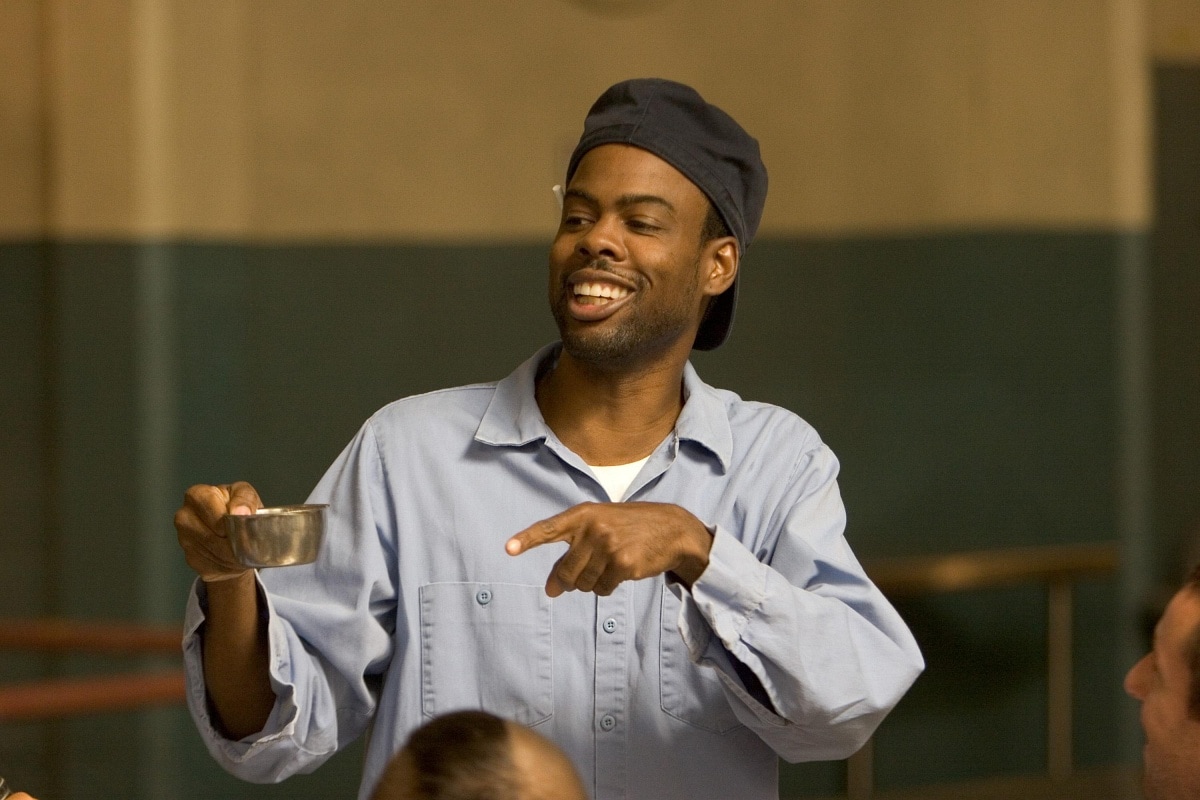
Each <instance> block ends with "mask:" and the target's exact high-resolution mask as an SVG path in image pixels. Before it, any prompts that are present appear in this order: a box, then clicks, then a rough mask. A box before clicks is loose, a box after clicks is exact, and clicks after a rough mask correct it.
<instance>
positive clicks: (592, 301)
mask: <svg viewBox="0 0 1200 800" xmlns="http://www.w3.org/2000/svg"><path fill="white" fill-rule="evenodd" d="M570 291H571V294H570V308H571V316H573V317H575V319H578V320H582V321H586V322H593V321H596V320H601V319H605V318H606V317H608V316H609V315H611V314H613V313H614V312H615V311H616V310H617V309H618V308H620V307H621V306H623V305H624V304H625V302H626V301H627V300H628V299H629V298H630V297H631V296H632V295H633V290H632V289H629V288H628V287H625V286H620V285H618V284H615V283H608V282H607V281H580V282H579V283H575V284H572V285H571V287H570Z"/></svg>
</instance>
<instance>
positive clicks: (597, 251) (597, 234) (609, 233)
mask: <svg viewBox="0 0 1200 800" xmlns="http://www.w3.org/2000/svg"><path fill="white" fill-rule="evenodd" d="M620 232H621V226H620V221H619V220H617V219H616V218H615V216H614V215H612V214H602V215H601V216H600V218H599V219H598V220H596V221H595V222H593V223H592V224H591V225H590V226H589V227H588V229H587V231H586V232H585V233H584V234H583V235H582V236H580V237H579V242H578V244H577V245H576V247H577V249H578V251H579V254H580V255H582V256H584V257H585V258H589V259H592V258H608V259H610V260H612V261H621V260H623V259H624V258H625V246H624V244H623V242H622V239H621V235H620Z"/></svg>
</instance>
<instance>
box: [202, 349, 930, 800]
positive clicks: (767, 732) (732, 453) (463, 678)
mask: <svg viewBox="0 0 1200 800" xmlns="http://www.w3.org/2000/svg"><path fill="white" fill-rule="evenodd" d="M557 352H558V350H557V349H556V346H551V347H548V348H546V349H543V350H542V351H541V352H539V353H537V354H536V355H535V356H534V357H533V358H531V359H530V360H529V361H527V362H525V363H524V364H523V365H521V367H519V368H518V369H517V370H516V371H515V372H514V373H513V374H511V375H510V376H509V377H507V378H505V379H504V380H502V381H500V382H499V383H491V384H481V385H475V386H466V387H462V388H457V389H447V390H444V391H437V392H432V393H429V394H424V395H420V396H416V397H409V398H405V399H403V400H399V401H397V402H394V403H392V404H390V405H388V406H386V407H385V408H383V409H382V410H380V411H379V412H377V413H376V414H375V415H374V416H372V417H371V419H370V420H368V421H367V423H366V424H365V425H364V426H363V428H362V429H361V430H360V431H359V433H358V435H357V436H356V437H355V438H354V440H353V441H352V442H351V443H350V444H349V446H348V447H347V448H346V450H345V451H344V452H343V453H342V454H341V455H340V456H339V457H338V459H337V461H335V462H334V464H333V466H331V467H330V469H329V471H328V472H327V473H326V474H325V476H324V478H322V480H321V482H320V483H319V484H318V485H317V487H316V489H315V490H314V491H313V493H312V496H311V497H310V502H314V503H329V504H330V517H329V525H328V529H327V534H326V538H325V542H324V545H323V547H322V549H321V553H320V556H319V558H318V560H317V562H316V563H315V564H312V565H307V566H298V567H287V568H280V569H273V570H262V571H261V572H260V574H259V577H258V580H259V582H260V587H261V589H260V591H261V592H262V593H263V596H264V597H265V598H266V604H265V605H266V611H265V614H266V616H267V619H268V630H269V641H270V659H271V663H270V672H271V682H272V685H273V686H274V689H275V693H276V695H277V698H278V699H277V701H276V704H275V708H274V710H273V711H272V713H271V716H270V718H269V720H268V722H267V725H266V727H265V728H264V730H263V731H262V732H261V733H259V734H257V735H254V736H250V737H247V738H246V739H243V740H241V741H229V740H227V739H225V738H223V737H222V736H221V735H220V733H218V732H217V730H215V729H214V727H213V725H212V723H211V721H210V718H209V711H208V707H207V703H206V701H205V688H204V681H203V674H202V666H201V657H200V649H201V641H200V637H199V635H198V629H199V628H200V627H201V626H202V625H203V623H204V612H203V609H204V603H205V596H204V589H203V585H202V584H201V583H200V582H199V581H197V586H196V590H195V591H194V592H193V594H192V596H191V598H190V600H189V603H188V611H187V618H186V638H185V642H184V651H185V656H186V664H187V669H188V676H189V683H190V690H189V697H188V702H189V707H190V709H191V711H192V714H193V716H194V718H195V720H196V724H197V725H198V727H199V729H200V732H201V735H202V736H203V737H204V740H205V742H206V743H207V745H208V748H209V750H210V751H211V752H212V753H213V755H214V756H215V757H216V759H217V760H218V761H219V762H220V763H221V764H222V765H224V766H225V768H226V769H228V770H229V771H230V772H232V773H233V774H235V775H237V776H240V777H242V778H244V779H246V780H250V781H256V782H271V781H278V780H282V779H283V778H285V777H287V776H288V775H291V774H294V773H297V772H307V771H310V770H312V769H314V768H316V767H317V766H319V765H320V764H321V763H322V762H323V761H324V760H325V759H326V758H328V757H329V756H330V755H331V754H332V753H333V752H334V751H335V750H337V749H338V748H340V747H343V746H345V745H346V744H347V743H349V742H350V741H351V740H353V739H354V738H355V737H357V736H359V735H360V734H362V733H363V732H364V730H366V729H367V728H368V726H371V736H370V744H369V746H368V752H367V758H366V763H365V765H364V769H363V783H362V788H361V789H360V792H359V797H360V798H366V797H368V796H369V795H370V792H371V790H372V788H373V787H374V785H375V783H376V781H377V780H378V779H379V777H380V775H381V774H382V772H383V769H384V768H385V766H386V765H387V762H388V760H389V758H390V757H391V756H392V754H393V753H394V752H395V751H396V750H398V749H399V748H400V747H401V746H402V745H403V744H404V741H405V739H406V737H407V736H408V734H409V733H410V732H411V731H412V730H413V729H414V728H415V727H417V726H418V725H420V724H422V723H423V722H425V721H427V720H429V719H430V718H431V717H433V716H435V715H438V714H442V713H444V712H448V711H452V710H455V709H462V708H482V709H486V710H488V711H491V712H493V713H495V714H499V715H501V716H504V717H507V718H510V719H514V720H517V721H519V722H522V723H524V724H526V725H531V726H534V727H535V729H536V730H538V731H539V732H541V733H542V734H544V735H545V736H547V737H549V738H550V739H552V740H554V741H555V742H557V743H558V744H559V745H560V746H561V747H562V748H563V749H564V750H565V751H566V753H567V754H568V755H569V756H570V757H571V759H572V761H573V762H574V763H575V765H576V767H577V768H578V770H579V772H580V775H581V776H582V777H583V780H584V785H585V786H586V787H587V788H588V790H589V792H590V793H591V796H592V797H593V798H595V800H614V799H615V798H633V799H637V798H644V799H645V800H671V798H680V800H683V799H684V798H686V799H687V800H703V799H704V798H712V799H713V800H731V798H739V799H746V798H749V799H751V800H758V799H759V798H775V797H777V796H778V788H777V787H778V760H777V756H781V757H783V758H785V759H787V760H789V761H810V760H827V759H840V758H845V757H847V756H849V755H850V754H852V753H853V752H854V751H855V750H857V749H858V748H859V746H860V745H861V744H862V743H863V742H864V741H865V740H866V739H867V737H868V736H869V735H870V734H871V732H872V731H873V730H874V729H875V727H876V725H877V724H878V723H879V722H880V720H882V719H883V717H884V715H885V714H886V713H887V712H888V711H889V710H890V709H891V708H892V707H893V705H895V703H896V702H897V701H898V700H899V699H900V697H901V695H903V694H904V692H905V691H906V690H907V689H908V687H909V686H910V685H911V684H912V682H913V680H915V679H916V677H917V675H918V674H919V673H920V671H921V669H922V668H923V666H924V665H923V662H922V659H921V655H920V652H919V651H918V649H917V646H916V643H915V642H914V641H913V638H912V636H911V635H910V633H909V631H908V629H907V628H906V627H905V625H904V623H903V621H902V620H901V619H900V617H899V616H898V615H897V614H896V612H895V610H894V609H893V608H892V607H891V605H890V604H889V603H888V602H887V601H886V600H885V599H884V597H883V596H882V595H881V594H880V592H879V590H878V589H876V587H875V586H874V585H873V584H872V583H871V582H870V581H869V580H868V579H867V577H866V575H864V574H863V571H862V569H861V567H860V566H859V564H858V561H857V560H856V559H855V557H854V555H853V553H851V551H850V547H849V546H848V545H847V543H846V540H845V538H844V537H843V529H844V527H845V511H844V508H843V505H842V500H841V497H840V495H839V493H838V488H837V482H836V477H837V470H838V464H837V460H836V459H835V458H834V456H833V454H832V453H831V452H830V451H829V449H828V448H827V447H826V446H825V445H824V444H823V443H822V442H821V440H820V438H819V437H818V436H817V433H816V432H815V431H814V430H813V429H812V428H811V427H810V426H809V425H808V424H807V423H805V422H804V421H803V420H801V419H800V418H799V417H797V416H796V415H794V414H792V413H791V412H788V411H785V410H783V409H781V408H778V407H775V406H771V405H767V404H763V403H754V402H746V401H743V400H741V399H740V398H739V397H738V396H737V395H735V394H733V393H731V392H727V391H722V390H718V389H714V388H712V387H710V386H707V385H706V384H704V383H703V382H702V381H701V380H700V379H699V377H697V375H696V373H695V371H694V370H693V368H692V367H691V365H690V364H689V365H688V367H687V369H686V372H685V375H684V397H685V404H684V407H683V411H682V413H681V414H680V416H679V419H678V421H677V422H676V425H675V429H674V433H673V434H672V435H671V436H669V437H667V438H666V439H665V440H664V441H663V443H662V444H661V445H660V446H659V447H658V449H657V450H656V451H655V452H654V454H653V455H652V456H651V457H650V459H649V461H647V462H646V464H645V465H644V466H643V468H642V470H641V472H640V473H639V474H638V476H637V477H636V478H635V479H634V481H633V483H632V484H631V485H630V487H629V491H628V493H627V495H626V497H627V499H630V500H639V501H649V502H661V503H675V504H678V505H680V506H682V507H683V508H685V509H687V510H689V511H690V512H692V514H694V515H695V516H696V517H698V518H699V519H700V520H701V521H702V522H704V523H705V524H706V525H707V526H708V527H709V529H710V530H711V531H712V532H713V534H714V538H713V545H712V552H711V554H710V561H709V565H708V567H707V569H706V570H705V571H704V573H703V574H702V575H701V577H700V578H699V579H698V580H697V581H696V582H695V584H694V585H693V586H692V589H691V591H688V590H687V589H686V588H685V587H684V586H682V585H681V584H679V583H678V582H676V581H674V580H671V579H668V578H666V577H665V576H662V575H660V576H657V577H654V578H647V579H645V580H641V581H631V582H626V583H623V584H621V585H620V586H619V587H618V588H617V590H616V591H615V592H613V594H612V595H611V596H609V597H600V596H597V595H595V594H590V593H583V592H570V593H568V594H565V595H563V596H561V597H558V598H556V599H551V598H549V597H547V596H546V594H545V591H544V584H545V581H546V577H547V575H548V574H549V572H550V568H551V565H553V564H554V562H555V561H556V560H557V559H558V557H559V556H560V555H561V554H562V553H563V552H564V551H565V549H566V545H565V544H562V543H555V544H550V545H545V546H542V547H538V548H535V549H533V550H530V551H527V552H526V553H524V554H522V555H520V556H516V557H513V556H509V555H508V554H507V553H506V552H505V549H504V544H505V542H506V541H507V540H508V539H509V537H511V536H512V535H513V534H515V533H517V532H518V531H521V530H523V529H524V528H526V527H528V526H529V525H531V524H533V523H534V522H537V521H538V520H541V519H545V518H546V517H550V516H553V515H554V514H557V513H559V512H561V511H563V510H565V509H567V508H570V507H572V506H574V505H576V504H579V503H584V502H605V501H606V500H607V496H606V494H605V492H604V489H603V488H602V487H601V486H600V484H599V483H598V482H597V481H596V480H595V478H594V477H593V475H592V473H591V471H590V470H589V468H588V466H587V465H586V464H585V463H584V462H583V461H582V460H581V459H580V458H579V456H577V455H576V454H575V453H573V452H571V451H570V450H568V449H567V448H566V447H565V446H564V445H563V444H562V443H561V442H560V441H559V440H558V438H557V437H556V436H555V435H554V433H553V432H552V431H551V430H550V428H549V427H548V426H547V425H546V422H545V420H544V419H543V418H542V414H541V411H540V410H539V409H538V406H537V402H536V400H535V398H534V386H535V382H536V379H537V375H538V370H539V366H541V365H543V364H544V363H552V361H550V360H552V359H554V358H555V357H556V355H557ZM734 659H736V660H737V661H738V662H741V665H743V666H742V670H743V671H745V670H746V669H747V668H748V670H749V671H752V673H753V675H754V676H756V677H757V682H758V683H759V684H761V686H759V687H752V689H751V690H748V689H747V686H746V683H745V682H744V681H743V679H742V678H741V677H739V672H738V669H737V668H736V667H735V666H734V663H733V662H734ZM746 674H749V673H746ZM751 683H753V680H751ZM763 690H765V693H766V698H769V701H770V707H768V706H766V705H764V704H763V703H760V702H759V701H758V700H756V699H755V697H754V695H757V696H758V697H762V696H763ZM372 722H373V724H372Z"/></svg>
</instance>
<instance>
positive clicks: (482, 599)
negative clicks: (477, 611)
mask: <svg viewBox="0 0 1200 800" xmlns="http://www.w3.org/2000/svg"><path fill="white" fill-rule="evenodd" d="M475 602H476V603H479V605H481V606H486V605H487V604H488V603H490V602H492V593H491V591H489V590H487V589H480V590H479V591H478V592H476V593H475Z"/></svg>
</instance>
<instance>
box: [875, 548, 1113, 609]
mask: <svg viewBox="0 0 1200 800" xmlns="http://www.w3.org/2000/svg"><path fill="white" fill-rule="evenodd" d="M1119 562H1120V552H1119V550H1118V548H1117V545H1115V544H1067V545H1046V546H1039V547H1014V548H1009V549H1004V550H981V551H978V552H966V553H946V554H941V555H932V556H906V557H901V558H889V559H880V560H876V561H873V562H867V563H865V564H864V569H865V570H866V572H867V574H868V575H869V576H870V577H871V580H872V581H874V582H875V585H876V586H878V587H879V589H880V591H882V592H883V593H884V594H885V595H887V596H889V597H912V596H916V595H923V594H941V593H944V592H960V591H968V590H972V589H990V588H993V587H998V586H1012V585H1014V584H1020V583H1041V584H1052V583H1056V582H1059V581H1075V580H1079V579H1080V578H1085V577H1089V576H1099V575H1107V574H1110V573H1113V572H1115V571H1116V569H1117V566H1118V564H1119Z"/></svg>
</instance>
